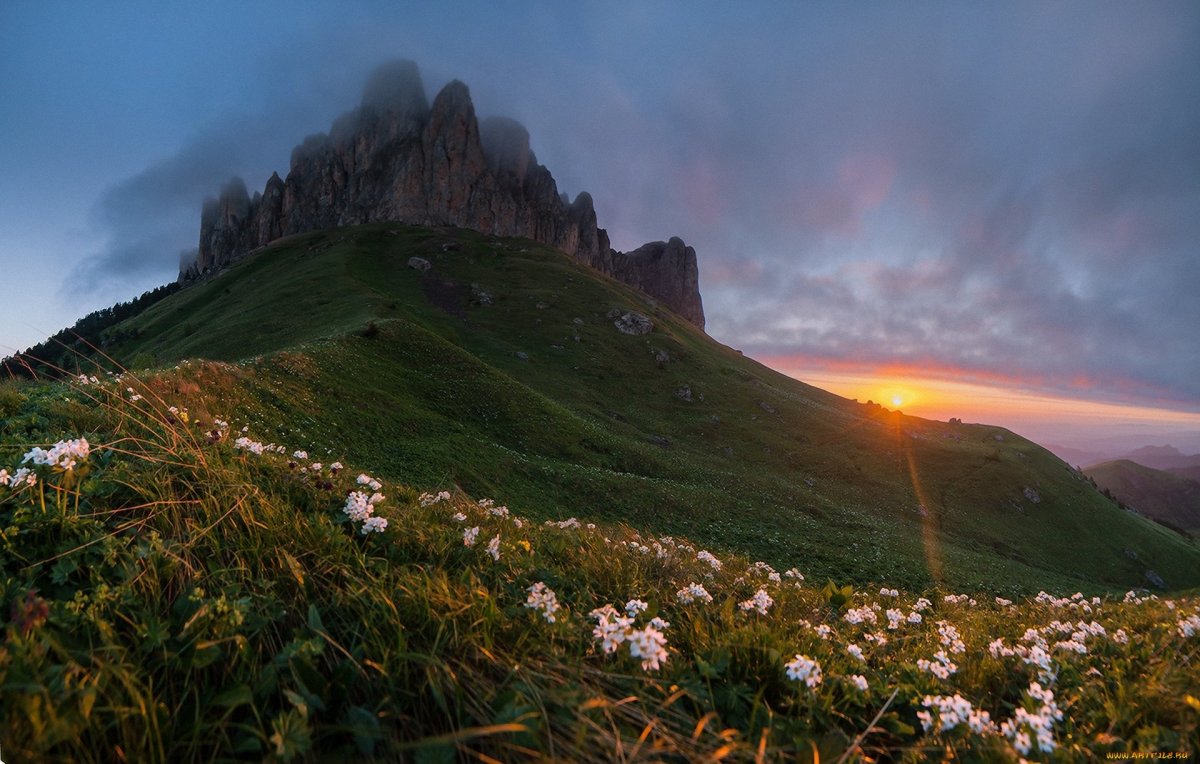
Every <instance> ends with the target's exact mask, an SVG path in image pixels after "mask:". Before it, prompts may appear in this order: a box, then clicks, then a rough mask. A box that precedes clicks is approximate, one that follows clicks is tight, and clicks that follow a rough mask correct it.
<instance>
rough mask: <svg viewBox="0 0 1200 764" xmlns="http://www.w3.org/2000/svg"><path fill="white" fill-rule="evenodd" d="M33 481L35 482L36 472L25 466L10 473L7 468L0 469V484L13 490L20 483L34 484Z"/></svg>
mask: <svg viewBox="0 0 1200 764" xmlns="http://www.w3.org/2000/svg"><path fill="white" fill-rule="evenodd" d="M35 483H37V474H36V473H34V471H33V470H31V469H29V468H27V467H21V468H20V469H18V470H17V471H16V472H14V473H12V474H11V475H10V474H9V473H8V470H0V486H8V487H9V488H12V489H14V490H15V489H17V488H19V487H20V486H21V485H22V484H24V485H34V484H35Z"/></svg>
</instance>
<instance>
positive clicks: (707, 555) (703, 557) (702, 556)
mask: <svg viewBox="0 0 1200 764" xmlns="http://www.w3.org/2000/svg"><path fill="white" fill-rule="evenodd" d="M696 559H697V560H699V561H700V562H707V563H708V564H709V566H710V567H711V568H712V569H713V570H720V569H721V561H720V560H718V559H717V558H716V557H714V556H713V555H712V553H711V552H707V551H705V550H700V551H699V552H697V553H696Z"/></svg>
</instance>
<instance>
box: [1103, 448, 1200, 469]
mask: <svg viewBox="0 0 1200 764" xmlns="http://www.w3.org/2000/svg"><path fill="white" fill-rule="evenodd" d="M1122 459H1126V460H1128V461H1131V462H1137V463H1138V464H1140V465H1142V466H1144V467H1150V468H1152V469H1156V470H1171V469H1186V468H1188V467H1198V466H1200V454H1190V455H1189V454H1184V453H1182V452H1181V451H1180V450H1179V449H1177V448H1175V447H1174V446H1143V447H1141V448H1139V449H1137V450H1136V451H1130V452H1129V453H1128V454H1126V455H1125V456H1123V457H1122Z"/></svg>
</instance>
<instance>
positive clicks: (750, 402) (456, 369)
mask: <svg viewBox="0 0 1200 764" xmlns="http://www.w3.org/2000/svg"><path fill="white" fill-rule="evenodd" d="M414 255H415V256H420V257H424V258H427V259H428V260H429V261H431V262H432V264H433V268H432V270H430V271H429V272H428V273H422V272H420V271H418V270H414V269H411V268H409V267H407V265H406V264H407V261H408V258H409V257H412V256H414ZM480 291H483V292H487V293H488V294H489V295H491V297H492V298H493V299H492V300H491V303H490V304H483V303H485V302H486V300H480V299H478V297H477V295H478V294H479V292H480ZM613 310H621V311H626V310H637V311H639V312H641V313H644V314H646V315H648V316H650V317H651V318H652V319H653V321H654V330H653V331H652V332H651V333H649V334H647V335H644V336H628V335H625V334H621V333H620V332H618V331H617V330H616V329H615V328H614V326H613V322H612V319H611V318H610V317H609V313H610V311H613ZM283 351H286V352H283ZM106 352H109V353H111V354H112V355H113V356H114V357H115V358H116V359H118V360H119V361H121V362H123V363H127V364H128V363H137V364H139V365H140V364H157V365H167V364H171V363H175V362H176V361H179V360H181V359H184V358H207V359H216V360H223V361H244V362H246V363H242V364H241V366H240V367H239V368H236V369H234V368H229V369H224V370H214V369H213V368H211V367H208V368H206V369H205V370H204V373H206V374H208V377H209V378H207V379H206V381H204V382H203V383H202V384H201V385H200V386H201V388H202V393H203V394H204V395H206V396H208V397H209V398H210V399H211V401H212V403H211V404H210V405H211V407H212V413H213V414H218V415H220V414H224V415H227V416H230V417H236V418H238V420H239V422H240V421H247V422H249V423H250V426H251V427H252V431H253V433H254V434H255V435H256V436H258V437H260V438H263V439H276V440H279V441H280V442H287V443H296V444H302V443H307V444H309V445H310V450H313V451H319V452H321V453H324V452H326V450H328V451H329V453H330V454H332V455H341V456H345V457H348V458H350V459H352V460H353V461H354V462H355V463H357V464H361V465H363V466H364V467H369V468H373V469H375V470H377V471H379V472H380V473H382V474H384V475H387V476H389V477H391V478H393V479H397V480H404V481H406V482H409V483H411V484H415V485H421V486H427V487H430V488H433V487H447V486H449V485H451V484H457V485H460V486H461V487H463V488H464V489H465V490H467V491H468V492H471V493H474V494H476V495H491V496H495V497H496V498H497V499H498V500H501V501H504V502H507V503H509V504H511V505H512V506H514V507H519V508H520V510H521V511H522V512H524V513H526V514H529V515H532V516H540V517H562V516H564V515H577V516H579V517H580V518H593V519H606V520H621V521H626V522H629V523H631V524H633V525H635V526H637V527H641V528H644V529H646V530H649V531H653V532H659V533H675V534H682V535H687V536H688V537H690V538H693V539H695V540H697V541H699V542H701V543H704V544H706V545H709V546H711V547H713V548H715V549H724V550H731V551H732V550H740V551H743V552H746V553H748V554H750V555H753V556H755V557H758V558H762V559H765V560H767V561H769V562H772V563H774V564H776V565H778V566H781V567H790V566H791V565H799V566H800V567H801V568H802V569H804V570H805V571H806V572H811V573H815V574H818V575H829V576H832V577H834V578H836V579H838V580H842V579H852V580H858V581H887V582H897V583H902V584H906V585H912V586H922V585H926V584H928V583H930V582H933V581H938V580H941V581H944V582H945V583H947V584H949V585H953V586H956V587H960V588H971V587H974V588H986V589H993V590H997V591H1018V590H1020V591H1029V590H1036V589H1037V588H1041V587H1047V588H1058V589H1066V588H1071V589H1072V590H1073V589H1074V588H1083V589H1098V588H1105V587H1129V586H1135V585H1140V584H1142V583H1143V582H1144V580H1145V579H1144V576H1145V573H1146V566H1147V564H1148V563H1147V562H1145V561H1153V563H1152V564H1153V568H1154V570H1155V571H1156V572H1157V573H1158V574H1159V575H1160V576H1162V578H1163V579H1164V580H1165V581H1166V583H1167V585H1168V586H1169V587H1172V588H1175V587H1187V586H1195V585H1198V584H1200V549H1198V548H1197V546H1196V545H1195V544H1194V543H1190V542H1188V541H1185V540H1183V539H1181V538H1180V537H1179V536H1178V535H1176V534H1174V533H1171V532H1170V531H1168V530H1166V529H1164V528H1162V527H1160V526H1157V525H1155V524H1152V523H1149V522H1147V521H1145V520H1144V519H1142V518H1138V517H1135V516H1133V515H1131V514H1129V513H1126V512H1122V511H1120V510H1118V509H1117V508H1116V507H1115V506H1113V504H1112V503H1111V502H1109V501H1108V500H1107V499H1105V498H1104V497H1103V496H1101V495H1100V494H1099V493H1098V492H1097V491H1096V490H1095V488H1094V487H1093V486H1091V485H1090V483H1089V482H1088V481H1087V480H1085V479H1084V478H1083V477H1082V476H1080V475H1079V474H1078V473H1076V472H1075V471H1073V470H1072V469H1071V468H1070V467H1068V466H1067V465H1066V464H1065V463H1063V462H1062V461H1061V460H1059V459H1057V458H1056V457H1054V456H1053V455H1051V454H1050V453H1049V452H1047V451H1045V450H1044V449H1042V448H1040V447H1038V446H1037V445H1035V444H1033V443H1031V442H1029V441H1026V440H1024V439H1022V438H1020V437H1018V436H1016V435H1014V434H1012V433H1010V432H1008V431H1006V430H1003V429H1000V428H995V427H987V426H980V425H962V424H956V425H951V424H947V423H941V422H931V421H926V420H922V419H919V418H915V417H909V416H904V415H900V414H896V413H891V412H887V411H885V410H883V409H880V408H879V407H877V406H868V405H865V404H858V403H854V402H851V401H848V400H845V399H842V398H839V397H837V396H834V395H831V394H829V393H826V392H824V391H821V390H819V389H817V388H813V387H811V386H808V385H805V384H803V383H800V382H797V381H795V380H792V379H790V378H788V377H785V376H783V375H780V374H778V373H776V372H774V371H771V370H770V369H767V368H765V367H763V366H762V365H760V364H758V363H756V362H754V361H752V360H750V359H747V358H744V357H743V356H742V355H741V354H740V353H738V352H736V351H734V350H731V349H729V348H727V347H724V346H722V345H720V344H718V343H716V342H715V341H713V340H712V339H710V338H709V337H707V336H705V335H704V334H703V333H701V332H699V331H697V330H696V329H695V328H694V327H692V326H691V325H690V324H688V323H686V322H685V321H683V320H682V319H679V318H677V317H675V316H674V315H672V314H670V313H669V312H668V311H666V310H665V309H663V308H661V307H658V306H655V305H654V304H653V303H652V302H651V301H650V300H649V299H648V298H646V297H645V296H644V295H642V294H641V293H640V292H637V291H635V290H632V289H630V288H628V287H626V286H624V285H622V284H619V283H617V282H615V281H613V280H611V279H609V278H607V277H605V276H602V275H600V274H598V273H596V272H594V271H591V270H590V269H587V268H584V267H583V266H580V265H579V264H578V263H576V262H575V261H574V260H572V259H571V258H569V257H568V256H566V255H563V254H562V253H559V252H555V251H552V250H549V249H547V248H544V247H541V246H539V245H537V244H534V243H532V242H529V241H525V240H503V239H497V238H493V237H486V236H482V235H479V234H476V233H473V232H469V231H461V230H428V229H420V228H408V227H403V226H395V225H376V226H364V227H359V228H348V229H339V230H336V231H329V232H322V233H317V234H312V235H306V236H300V237H293V238H291V239H288V240H285V241H281V242H278V243H276V244H275V245H273V246H271V247H270V248H268V249H267V250H265V251H264V252H262V253H260V254H258V255H256V256H254V257H251V258H248V259H246V260H244V261H242V262H240V263H238V264H237V265H235V266H234V267H232V268H231V269H229V270H228V272H226V273H224V274H222V275H220V276H219V277H217V278H215V279H213V280H211V281H209V282H206V283H202V284H198V285H196V286H193V287H190V288H188V289H185V290H183V291H181V292H180V293H178V294H175V295H173V296H171V297H170V298H168V299H166V300H163V301H162V302H160V303H158V304H155V305H154V306H152V307H151V308H150V309H148V310H146V311H145V312H144V313H143V314H141V315H139V316H137V317H136V318H134V319H131V320H129V321H126V322H124V323H123V324H120V325H118V326H116V327H114V329H113V330H111V331H110V334H109V342H108V345H107V347H106ZM668 358H669V360H667V359H668ZM250 359H254V360H253V361H252V362H249V361H250ZM200 373H201V371H200V370H199V367H194V366H193V367H187V366H185V367H184V368H182V369H180V370H178V371H173V372H170V374H174V375H175V377H173V379H175V380H176V382H175V384H176V385H177V387H178V388H179V389H188V388H189V386H190V385H191V384H192V380H193V379H194V378H195V376H196V375H197V374H200ZM684 388H686V389H687V390H689V391H690V398H691V399H690V400H687V399H686V398H687V397H688V396H687V394H686V393H684V392H683V390H684ZM222 407H223V408H222ZM330 458H333V456H331V457H330Z"/></svg>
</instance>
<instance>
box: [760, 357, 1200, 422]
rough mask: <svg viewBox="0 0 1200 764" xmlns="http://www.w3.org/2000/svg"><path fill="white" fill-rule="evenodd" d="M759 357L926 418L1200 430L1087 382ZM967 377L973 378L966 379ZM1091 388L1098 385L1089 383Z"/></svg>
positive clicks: (1197, 417)
mask: <svg viewBox="0 0 1200 764" xmlns="http://www.w3.org/2000/svg"><path fill="white" fill-rule="evenodd" d="M760 360H761V361H762V362H763V363H765V364H767V365H768V366H771V367H772V368H774V369H777V370H778V371H780V372H782V373H784V374H787V375H789V376H791V377H794V378H796V379H799V380H801V381H803V382H806V383H808V384H810V385H814V386H816V387H820V388H822V389H824V390H828V391H829V392H831V393H835V394H837V395H840V396H843V397H845V398H853V399H857V400H859V401H862V402H866V401H874V402H876V403H880V404H882V405H884V406H886V407H888V408H891V409H894V410H901V411H903V412H904V413H905V414H911V415H913V416H919V417H923V418H926V419H937V420H942V421H945V420H947V419H949V418H951V417H958V418H960V419H962V420H963V421H965V422H980V423H987V424H995V425H1000V426H1004V427H1008V428H1010V429H1013V430H1016V431H1017V432H1022V431H1023V430H1026V429H1027V428H1037V427H1041V426H1043V425H1045V424H1046V423H1050V422H1053V423H1063V424H1069V425H1073V426H1091V425H1095V426H1097V427H1103V426H1106V425H1110V424H1116V423H1128V422H1137V423H1142V424H1146V425H1161V426H1164V427H1170V428H1182V427H1187V428H1191V429H1193V430H1194V429H1196V428H1200V413H1196V412H1192V411H1181V410H1179V409H1177V408H1171V407H1168V406H1163V407H1156V406H1145V405H1141V406H1139V405H1133V404H1121V403H1103V402H1097V401H1092V400H1087V399H1086V398H1085V397H1084V396H1086V395H1087V393H1088V391H1087V390H1086V389H1085V386H1084V385H1082V384H1081V385H1080V388H1081V389H1080V391H1079V393H1080V397H1070V396H1068V395H1062V394H1051V393H1042V392H1037V391H1036V390H1037V388H1038V387H1042V383H1043V381H1042V380H1019V379H1015V378H1011V377H1004V376H1002V375H998V374H991V375H985V376H982V377H981V376H980V375H975V374H968V373H967V372H964V371H961V370H954V369H951V368H947V367H937V366H928V367H897V366H884V367H872V366H870V365H867V364H853V363H848V362H823V361H821V360H820V359H807V358H796V357H774V358H763V359H760ZM956 371H957V373H956ZM956 377H957V378H956ZM972 377H974V379H972ZM963 379H972V381H960V380H963ZM1080 382H1082V380H1081V381H1080ZM1087 386H1088V387H1090V386H1091V385H1090V382H1089V383H1088V385H1087Z"/></svg>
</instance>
